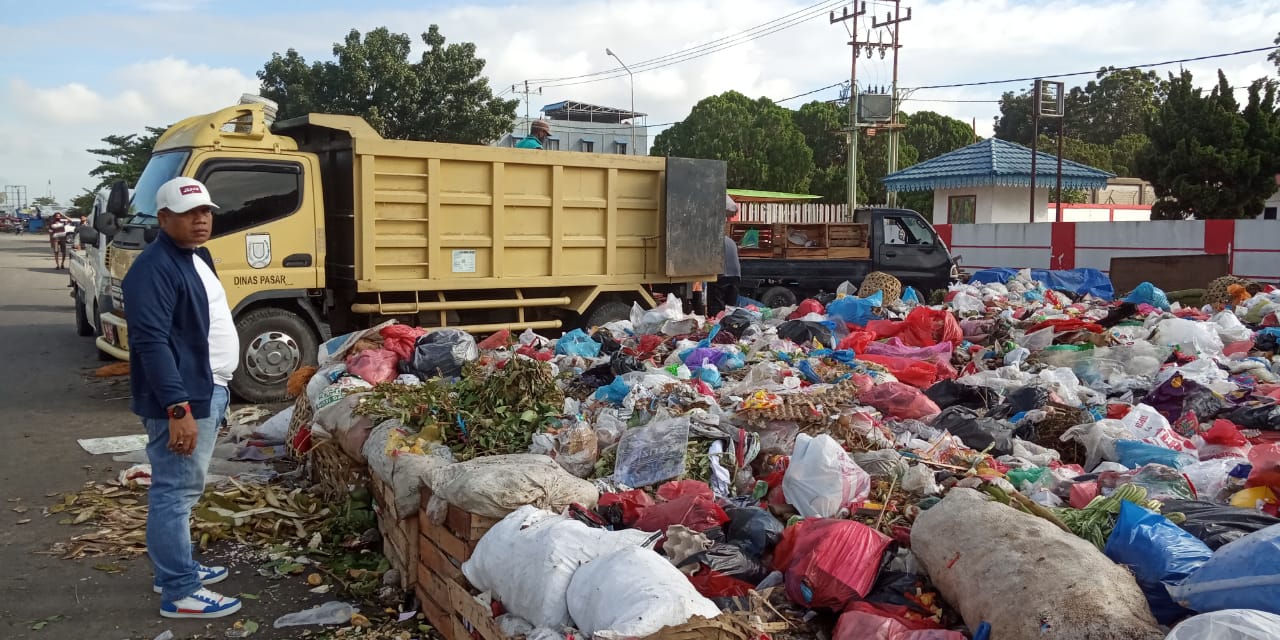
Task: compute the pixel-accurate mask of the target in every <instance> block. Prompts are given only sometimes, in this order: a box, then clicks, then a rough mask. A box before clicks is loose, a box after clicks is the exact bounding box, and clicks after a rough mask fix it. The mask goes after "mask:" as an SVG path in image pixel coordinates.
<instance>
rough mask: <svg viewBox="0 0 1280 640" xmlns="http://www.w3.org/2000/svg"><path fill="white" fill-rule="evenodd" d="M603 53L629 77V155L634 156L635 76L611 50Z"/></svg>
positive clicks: (607, 49)
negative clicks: (615, 61)
mask: <svg viewBox="0 0 1280 640" xmlns="http://www.w3.org/2000/svg"><path fill="white" fill-rule="evenodd" d="M604 52H605V54H606V55H610V56H613V59H614V60H617V61H618V64H620V65H622V70H623V71H626V72H627V75H628V76H630V78H631V82H630V84H631V151H630V153H631V155H635V154H636V75H635V74H634V73H631V69H629V68H627V63H625V62H623V61H622V58H619V57H618V54H616V53H614V52H613V50H612V49H609V48H606V49H605V50H604Z"/></svg>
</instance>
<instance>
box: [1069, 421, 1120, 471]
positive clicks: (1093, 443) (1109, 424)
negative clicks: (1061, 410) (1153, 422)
mask: <svg viewBox="0 0 1280 640" xmlns="http://www.w3.org/2000/svg"><path fill="white" fill-rule="evenodd" d="M1129 437H1131V435H1130V433H1129V428H1128V427H1126V426H1124V424H1123V423H1121V422H1120V421H1119V420H1099V421H1097V422H1094V423H1090V424H1082V425H1076V426H1074V427H1071V428H1070V429H1067V430H1066V431H1065V432H1063V434H1062V435H1061V436H1059V440H1061V441H1062V442H1071V441H1075V442H1078V443H1080V444H1081V445H1082V446H1084V448H1085V463H1084V467H1085V468H1086V469H1092V468H1094V467H1096V466H1098V463H1100V462H1102V461H1103V460H1110V461H1112V462H1114V461H1117V460H1119V459H1120V454H1119V453H1117V452H1116V442H1117V441H1118V440H1123V439H1126V438H1129Z"/></svg>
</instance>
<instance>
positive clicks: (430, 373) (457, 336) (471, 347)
mask: <svg viewBox="0 0 1280 640" xmlns="http://www.w3.org/2000/svg"><path fill="white" fill-rule="evenodd" d="M479 357H480V351H479V350H478V349H476V339H475V338H473V337H471V334H469V333H467V332H466V331H460V330H458V329H438V330H436V331H432V332H430V333H428V334H426V335H424V336H422V337H421V338H418V341H417V342H416V343H415V344H414V347H413V362H412V368H413V371H414V372H415V373H417V374H418V375H419V376H422V377H423V378H434V377H436V376H440V377H443V378H456V377H458V376H459V375H461V374H462V365H463V364H466V363H467V362H470V361H472V360H475V359H477V358H479Z"/></svg>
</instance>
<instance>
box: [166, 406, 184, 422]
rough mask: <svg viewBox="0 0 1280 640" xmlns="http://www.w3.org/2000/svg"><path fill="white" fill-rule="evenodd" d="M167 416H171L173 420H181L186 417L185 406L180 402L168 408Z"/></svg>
mask: <svg viewBox="0 0 1280 640" xmlns="http://www.w3.org/2000/svg"><path fill="white" fill-rule="evenodd" d="M169 417H170V418H173V419H174V420H181V419H182V418H185V417H187V407H186V406H185V405H181V404H180V405H178V406H176V407H173V408H171V409H169Z"/></svg>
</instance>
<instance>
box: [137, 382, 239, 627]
mask: <svg viewBox="0 0 1280 640" xmlns="http://www.w3.org/2000/svg"><path fill="white" fill-rule="evenodd" d="M229 401H230V397H229V396H228V394H227V388H226V387H223V386H221V385H214V387H213V398H212V400H210V404H209V417H207V418H201V419H197V420H196V425H197V426H198V427H199V430H200V435H199V437H198V438H197V439H196V449H195V451H194V452H192V454H191V455H189V456H184V455H179V454H177V453H174V452H172V451H170V450H169V421H168V420H167V419H166V420H156V419H152V418H143V419H142V424H143V426H145V427H146V428H147V436H148V437H149V440H148V441H147V458H148V459H149V460H150V461H151V489H150V490H149V491H148V493H147V495H148V502H149V503H150V506H149V507H148V511H147V555H149V556H151V564H152V566H153V567H155V572H156V584H158V585H160V588H161V589H162V590H163V591H162V593H161V596H160V597H161V598H162V599H163V600H164V601H165V602H172V601H174V600H181V599H183V598H185V597H187V596H189V595H191V594H193V593H195V592H196V591H197V590H199V589H200V577H199V576H198V575H197V573H196V566H197V565H196V561H195V559H194V558H193V557H192V555H191V552H192V548H191V509H192V508H194V507H195V506H196V503H197V502H198V501H199V500H200V496H201V495H203V494H204V477H205V473H206V472H208V471H209V460H210V459H211V458H212V457H213V444H214V441H215V440H217V438H218V427H219V426H221V424H222V419H223V417H224V414H225V413H226V412H227V403H228V402H229Z"/></svg>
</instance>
